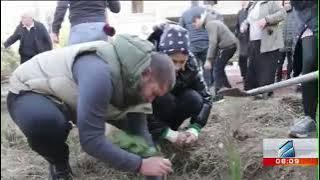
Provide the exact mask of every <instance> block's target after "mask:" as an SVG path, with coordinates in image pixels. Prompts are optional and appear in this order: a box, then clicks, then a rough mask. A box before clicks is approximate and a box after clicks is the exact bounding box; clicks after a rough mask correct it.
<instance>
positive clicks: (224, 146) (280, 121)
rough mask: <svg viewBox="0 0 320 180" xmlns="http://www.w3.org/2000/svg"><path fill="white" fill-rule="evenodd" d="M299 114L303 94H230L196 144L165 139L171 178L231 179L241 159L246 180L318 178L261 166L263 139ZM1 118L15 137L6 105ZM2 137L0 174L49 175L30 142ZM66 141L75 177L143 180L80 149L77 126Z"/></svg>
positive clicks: (307, 170) (280, 134) (279, 134)
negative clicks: (183, 144)
mask: <svg viewBox="0 0 320 180" xmlns="http://www.w3.org/2000/svg"><path fill="white" fill-rule="evenodd" d="M301 113H302V106H301V99H300V97H299V96H298V95H296V94H289V95H286V96H285V97H284V96H280V97H274V98H270V99H268V100H257V101H254V100H253V98H251V97H246V98H226V100H225V101H224V102H223V103H220V104H214V105H213V108H212V112H211V115H210V119H209V121H208V124H207V126H206V127H205V128H203V129H202V132H201V135H200V137H199V140H198V142H197V143H196V144H195V145H194V146H192V147H176V146H173V145H172V144H169V143H164V144H162V146H161V147H162V152H163V154H164V155H165V156H166V157H167V158H169V159H170V160H171V161H172V162H173V165H174V173H173V174H170V175H168V177H167V179H168V180H180V179H181V180H206V179H208V180H229V179H230V163H231V162H232V161H236V160H237V158H239V159H240V169H241V174H242V177H243V179H246V180H253V179H254V180H273V179H275V180H315V179H316V168H314V167H263V166H262V163H261V162H262V140H263V139H264V138H287V132H288V129H289V127H290V125H291V124H292V122H293V119H294V118H297V117H298V116H299V115H300V114H301ZM1 119H2V120H1V125H3V123H8V124H10V123H11V124H10V125H7V126H6V127H8V128H6V129H5V130H4V131H5V132H6V131H13V130H14V132H12V133H11V136H15V134H14V133H17V134H16V136H17V137H20V135H21V134H19V133H21V132H18V131H17V129H14V126H13V125H12V122H11V120H9V119H10V118H9V116H8V113H7V112H6V109H5V108H1ZM5 125H6V124H5ZM2 130H3V129H2ZM2 133H3V132H1V134H2ZM12 134H13V135H12ZM4 140H5V141H2V139H1V179H3V180H11V179H15V180H25V179H28V180H29V179H30V180H35V179H46V178H47V174H48V168H47V167H48V165H47V163H46V162H45V161H44V160H43V158H41V157H39V156H38V155H37V154H36V153H34V152H33V151H32V150H31V149H30V148H29V147H28V146H27V142H26V140H25V138H20V139H19V141H18V142H19V143H12V144H13V145H10V143H8V142H6V141H8V139H4ZM9 140H10V139H9ZM11 141H14V140H11ZM68 143H69V146H70V162H71V166H72V169H73V171H74V173H75V174H76V179H79V180H100V179H115V180H116V179H122V180H125V179H128V180H134V179H141V176H136V175H134V174H131V173H122V172H119V171H116V170H113V169H111V168H108V166H107V165H105V164H104V163H101V162H98V161H97V160H96V159H94V158H92V157H89V156H88V155H86V154H85V153H84V152H82V151H81V148H80V145H79V141H78V136H77V130H76V129H74V130H73V131H72V132H71V134H70V136H69V139H68Z"/></svg>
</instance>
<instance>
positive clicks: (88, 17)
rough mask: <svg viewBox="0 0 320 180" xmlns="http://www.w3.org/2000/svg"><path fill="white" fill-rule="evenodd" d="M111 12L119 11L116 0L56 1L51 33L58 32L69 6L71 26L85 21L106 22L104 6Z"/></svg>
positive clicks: (118, 4) (118, 3)
mask: <svg viewBox="0 0 320 180" xmlns="http://www.w3.org/2000/svg"><path fill="white" fill-rule="evenodd" d="M107 7H108V8H109V9H110V11H111V12H113V13H118V12H120V2H119V1H118V0H105V1H102V0H101V1H58V2H57V7H56V11H55V13H54V19H53V23H52V31H53V33H56V34H59V30H60V28H61V23H62V22H63V19H64V16H65V14H66V12H67V9H68V8H69V19H70V23H71V26H75V25H77V24H81V23H86V22H106V8H107Z"/></svg>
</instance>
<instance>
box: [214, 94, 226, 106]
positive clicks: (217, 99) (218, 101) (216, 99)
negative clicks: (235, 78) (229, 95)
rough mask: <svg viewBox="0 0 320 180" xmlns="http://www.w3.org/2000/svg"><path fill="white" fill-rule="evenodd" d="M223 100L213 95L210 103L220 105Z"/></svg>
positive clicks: (221, 97) (220, 96)
mask: <svg viewBox="0 0 320 180" xmlns="http://www.w3.org/2000/svg"><path fill="white" fill-rule="evenodd" d="M224 100H225V99H224V97H223V96H222V95H215V96H213V97H212V103H216V104H217V103H222V102H223V101H224Z"/></svg>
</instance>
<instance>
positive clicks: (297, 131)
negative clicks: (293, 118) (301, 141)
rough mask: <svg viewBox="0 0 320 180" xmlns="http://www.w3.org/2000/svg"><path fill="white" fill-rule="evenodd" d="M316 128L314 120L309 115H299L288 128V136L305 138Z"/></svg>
mask: <svg viewBox="0 0 320 180" xmlns="http://www.w3.org/2000/svg"><path fill="white" fill-rule="evenodd" d="M316 129H317V126H316V121H315V120H313V119H312V118H311V117H309V116H302V117H300V118H299V119H298V120H297V122H296V123H295V124H294V125H293V126H292V127H291V128H290V131H289V136H290V137H294V138H306V137H309V136H311V134H312V133H313V132H315V131H316Z"/></svg>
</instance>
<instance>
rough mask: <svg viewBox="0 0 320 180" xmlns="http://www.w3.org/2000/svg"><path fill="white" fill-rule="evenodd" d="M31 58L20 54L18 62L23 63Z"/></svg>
mask: <svg viewBox="0 0 320 180" xmlns="http://www.w3.org/2000/svg"><path fill="white" fill-rule="evenodd" d="M31 58H33V56H24V55H20V64H23V63H25V62H27V61H28V60H29V59H31Z"/></svg>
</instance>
